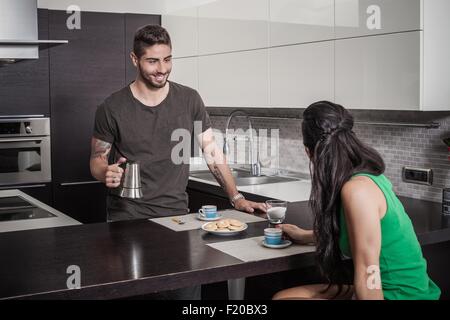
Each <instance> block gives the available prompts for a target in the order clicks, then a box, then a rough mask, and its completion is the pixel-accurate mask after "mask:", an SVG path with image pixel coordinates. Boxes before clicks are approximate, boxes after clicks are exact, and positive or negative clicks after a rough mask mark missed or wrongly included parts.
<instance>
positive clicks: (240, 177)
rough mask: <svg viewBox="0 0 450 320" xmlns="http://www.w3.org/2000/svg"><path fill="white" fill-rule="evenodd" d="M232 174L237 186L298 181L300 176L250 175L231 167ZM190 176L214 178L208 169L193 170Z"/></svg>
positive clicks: (205, 178)
mask: <svg viewBox="0 0 450 320" xmlns="http://www.w3.org/2000/svg"><path fill="white" fill-rule="evenodd" d="M231 173H232V174H233V177H234V180H235V181H236V185H238V186H252V185H258V184H268V183H279V182H289V181H299V180H301V179H300V178H294V177H281V176H264V175H262V176H258V177H255V176H252V175H251V173H250V172H248V171H245V170H236V169H233V170H232V171H231ZM190 176H191V177H193V178H197V179H202V180H207V181H213V182H215V181H216V179H215V178H214V176H213V175H212V174H211V172H210V171H209V170H203V171H195V172H191V173H190Z"/></svg>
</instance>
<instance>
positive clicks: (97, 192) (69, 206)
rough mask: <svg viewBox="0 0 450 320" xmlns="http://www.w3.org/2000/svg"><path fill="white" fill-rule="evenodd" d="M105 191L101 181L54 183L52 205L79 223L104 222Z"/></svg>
mask: <svg viewBox="0 0 450 320" xmlns="http://www.w3.org/2000/svg"><path fill="white" fill-rule="evenodd" d="M106 193H107V189H106V187H105V185H104V184H102V183H63V184H58V185H54V194H55V197H54V202H53V207H54V208H55V209H57V210H59V211H61V212H62V213H64V214H66V215H68V216H70V217H72V218H74V219H75V220H78V221H79V222H81V223H97V222H106Z"/></svg>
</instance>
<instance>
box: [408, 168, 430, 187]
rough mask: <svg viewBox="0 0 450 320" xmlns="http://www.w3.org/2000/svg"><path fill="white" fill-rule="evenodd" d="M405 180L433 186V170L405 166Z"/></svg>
mask: <svg viewBox="0 0 450 320" xmlns="http://www.w3.org/2000/svg"><path fill="white" fill-rule="evenodd" d="M402 177H403V181H405V182H408V183H417V184H425V185H428V186H431V185H432V184H433V170H432V169H421V168H411V167H403V171H402Z"/></svg>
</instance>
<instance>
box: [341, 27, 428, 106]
mask: <svg viewBox="0 0 450 320" xmlns="http://www.w3.org/2000/svg"><path fill="white" fill-rule="evenodd" d="M421 34H422V32H421V31H417V32H407V33H398V34H388V35H380V36H374V37H361V38H353V39H344V40H336V81H335V85H336V98H335V100H336V102H337V103H339V104H342V105H343V106H345V107H347V108H350V109H396V110H414V109H416V110H417V109H419V108H420V89H421V87H420V86H421V83H420V75H421V72H420V68H421V55H420V52H421V50H420V41H421Z"/></svg>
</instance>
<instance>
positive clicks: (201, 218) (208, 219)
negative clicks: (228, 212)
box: [197, 214, 222, 221]
mask: <svg viewBox="0 0 450 320" xmlns="http://www.w3.org/2000/svg"><path fill="white" fill-rule="evenodd" d="M197 219H198V220H201V221H216V220H220V219H222V215H221V214H219V215H218V216H217V217H215V218H206V217H202V216H201V215H200V214H197Z"/></svg>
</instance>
